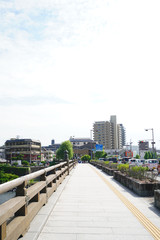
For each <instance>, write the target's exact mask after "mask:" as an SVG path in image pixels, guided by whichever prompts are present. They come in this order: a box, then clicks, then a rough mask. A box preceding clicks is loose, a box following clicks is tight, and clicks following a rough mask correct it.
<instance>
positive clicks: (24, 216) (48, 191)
mask: <svg viewBox="0 0 160 240" xmlns="http://www.w3.org/2000/svg"><path fill="white" fill-rule="evenodd" d="M75 164H76V162H75V161H74V160H71V161H66V162H62V163H60V164H57V165H55V166H52V167H48V168H45V169H43V170H40V171H37V172H34V173H31V174H28V175H26V176H23V177H20V178H17V179H15V180H13V181H10V182H7V183H4V184H1V185H0V194H1V193H5V192H7V191H10V190H12V189H15V188H16V196H15V197H14V198H12V199H10V200H8V201H7V202H5V203H3V204H1V205H0V240H13V239H18V238H19V237H20V236H21V235H22V236H23V234H24V233H25V232H26V231H27V229H28V227H29V225H30V222H31V221H32V219H33V218H34V217H35V215H36V214H37V213H38V211H39V210H40V208H41V207H42V206H43V205H45V204H46V203H47V200H48V198H49V197H50V196H51V195H52V193H53V192H54V191H56V189H57V187H58V186H59V184H61V183H62V181H63V180H64V178H65V177H66V175H69V172H70V170H71V169H72V168H73V167H74V166H75Z"/></svg>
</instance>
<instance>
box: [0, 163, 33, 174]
mask: <svg viewBox="0 0 160 240" xmlns="http://www.w3.org/2000/svg"><path fill="white" fill-rule="evenodd" d="M0 171H4V173H11V174H16V175H18V176H24V175H26V174H28V173H30V168H29V167H12V166H10V165H9V164H0Z"/></svg>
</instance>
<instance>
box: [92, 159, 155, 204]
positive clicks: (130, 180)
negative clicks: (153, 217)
mask: <svg viewBox="0 0 160 240" xmlns="http://www.w3.org/2000/svg"><path fill="white" fill-rule="evenodd" d="M91 164H92V165H94V166H95V167H98V168H99V169H101V170H102V171H103V172H105V173H107V174H108V175H111V176H114V178H115V180H117V181H118V182H120V183H121V184H123V185H124V186H126V187H128V188H129V189H130V190H132V191H133V192H135V193H136V194H138V195H139V196H154V190H156V189H160V183H158V181H156V176H157V175H156V173H155V172H154V171H152V172H149V171H148V168H146V167H141V166H131V165H129V164H117V163H116V164H115V163H112V162H104V161H100V160H92V161H91ZM156 196H157V199H158V200H156V204H155V205H156V206H159V205H160V204H159V203H158V202H159V191H158V192H157V194H156Z"/></svg>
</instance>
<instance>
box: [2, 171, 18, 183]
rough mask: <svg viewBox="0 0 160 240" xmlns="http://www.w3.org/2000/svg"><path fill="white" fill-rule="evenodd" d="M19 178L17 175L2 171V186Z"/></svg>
mask: <svg viewBox="0 0 160 240" xmlns="http://www.w3.org/2000/svg"><path fill="white" fill-rule="evenodd" d="M16 178H18V176H17V175H15V174H11V173H5V172H4V171H0V184H2V183H5V182H8V181H11V180H14V179H16Z"/></svg>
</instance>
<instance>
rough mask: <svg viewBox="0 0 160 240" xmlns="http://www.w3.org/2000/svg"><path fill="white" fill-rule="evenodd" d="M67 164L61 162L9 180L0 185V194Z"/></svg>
mask: <svg viewBox="0 0 160 240" xmlns="http://www.w3.org/2000/svg"><path fill="white" fill-rule="evenodd" d="M71 161H72V160H70V161H69V162H71ZM66 163H67V162H62V163H58V164H56V165H54V166H51V167H48V168H44V169H42V170H39V171H36V172H34V173H29V174H27V175H25V176H22V177H19V178H17V179H14V180H11V181H9V182H6V183H3V184H0V194H2V193H5V192H8V191H10V190H12V189H13V188H15V187H18V186H19V185H21V184H22V183H23V182H24V181H29V180H32V179H34V178H36V177H39V176H41V175H43V174H45V173H47V172H50V171H52V170H54V169H56V168H58V167H61V166H63V165H65V164H66Z"/></svg>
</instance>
